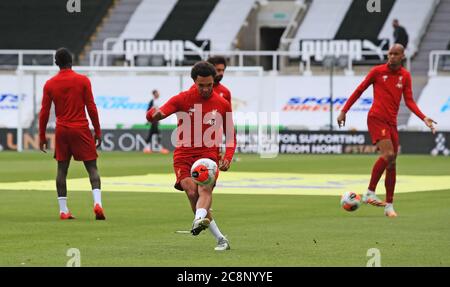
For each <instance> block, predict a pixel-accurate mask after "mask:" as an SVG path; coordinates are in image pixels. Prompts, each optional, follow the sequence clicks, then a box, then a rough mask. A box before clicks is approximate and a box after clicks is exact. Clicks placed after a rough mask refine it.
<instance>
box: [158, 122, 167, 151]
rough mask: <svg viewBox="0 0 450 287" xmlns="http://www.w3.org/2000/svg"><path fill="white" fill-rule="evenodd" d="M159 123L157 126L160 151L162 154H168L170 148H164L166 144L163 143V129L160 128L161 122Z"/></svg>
mask: <svg viewBox="0 0 450 287" xmlns="http://www.w3.org/2000/svg"><path fill="white" fill-rule="evenodd" d="M157 124H158V125H157V126H156V131H155V133H156V141H157V142H158V146H159V152H160V153H162V154H168V153H169V150H168V149H166V148H164V146H163V145H162V136H161V131H160V130H159V122H158V123H157Z"/></svg>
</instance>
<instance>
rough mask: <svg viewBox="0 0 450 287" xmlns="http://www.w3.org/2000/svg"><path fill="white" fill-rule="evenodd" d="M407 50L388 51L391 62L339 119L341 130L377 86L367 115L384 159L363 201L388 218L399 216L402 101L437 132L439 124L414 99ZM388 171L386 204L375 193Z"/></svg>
mask: <svg viewBox="0 0 450 287" xmlns="http://www.w3.org/2000/svg"><path fill="white" fill-rule="evenodd" d="M404 50H405V49H404V47H403V46H402V45H400V44H395V45H393V46H392V47H391V48H390V49H389V52H388V62H387V63H386V64H384V65H379V66H376V67H374V68H372V70H370V72H369V74H368V75H367V76H366V78H365V79H364V81H363V82H362V83H361V84H360V85H359V86H358V87H357V88H356V90H355V91H354V92H353V94H352V95H351V97H350V98H349V99H348V101H347V103H346V104H345V106H344V108H343V109H342V112H341V113H340V114H339V116H338V118H337V122H338V125H339V127H341V126H344V125H345V120H346V113H347V112H348V111H349V110H350V108H351V106H352V105H353V104H354V103H355V102H356V100H357V99H358V98H359V97H360V96H361V95H362V93H363V92H364V91H365V90H366V89H367V88H368V87H369V86H370V85H373V93H374V99H373V104H372V107H371V108H370V111H369V114H368V116H367V127H368V130H369V134H370V136H371V138H372V143H373V144H375V145H376V146H377V148H378V150H379V152H380V157H379V158H378V160H377V161H376V162H375V165H374V166H373V169H372V176H371V178H370V183H369V187H368V190H367V192H366V193H365V194H363V202H364V203H366V204H371V205H374V206H384V214H385V215H386V216H388V217H396V216H397V213H396V212H395V210H394V205H393V201H394V189H395V182H396V163H395V161H396V158H397V153H398V147H399V137H398V131H397V115H398V110H399V108H400V100H401V98H402V95H403V96H404V99H405V103H406V106H407V107H408V108H409V109H410V110H411V111H412V112H413V113H414V114H415V115H416V116H418V117H419V118H420V119H421V120H423V121H424V123H425V125H426V126H427V127H429V128H430V129H431V131H432V132H433V134H434V133H435V127H434V126H433V123H434V124H436V122H435V121H433V120H432V119H430V118H428V117H426V116H425V115H424V114H423V113H422V112H421V111H420V109H419V108H418V107H417V105H416V103H415V102H414V98H413V96H412V87H411V86H412V84H411V75H410V73H409V72H408V71H407V70H406V69H405V68H404V67H402V60H403V59H404V58H405V53H404ZM384 171H386V176H385V181H384V184H385V187H386V202H384V201H382V200H381V199H379V198H378V197H377V196H376V194H375V189H376V187H377V184H378V181H379V180H380V178H381V176H382V175H383V173H384Z"/></svg>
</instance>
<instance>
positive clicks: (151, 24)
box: [113, 0, 177, 51]
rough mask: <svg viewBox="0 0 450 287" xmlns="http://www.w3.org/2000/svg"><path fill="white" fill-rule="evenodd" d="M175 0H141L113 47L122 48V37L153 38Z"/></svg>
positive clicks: (118, 49) (115, 48)
mask: <svg viewBox="0 0 450 287" xmlns="http://www.w3.org/2000/svg"><path fill="white" fill-rule="evenodd" d="M176 3H177V0H143V1H142V2H141V4H140V5H139V6H138V7H137V8H136V11H134V13H133V15H132V16H131V18H130V21H129V22H128V24H127V26H126V27H125V29H124V31H123V32H122V34H121V35H120V36H119V40H118V41H117V42H116V44H115V45H114V47H113V49H114V50H116V51H120V50H122V49H123V40H124V39H153V38H154V37H155V35H156V33H158V31H159V29H160V28H161V26H162V25H163V23H164V21H165V19H166V18H167V17H168V15H169V13H170V11H172V9H173V7H174V6H175V4H176Z"/></svg>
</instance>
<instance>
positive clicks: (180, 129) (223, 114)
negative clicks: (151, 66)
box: [147, 61, 236, 251]
mask: <svg viewBox="0 0 450 287" xmlns="http://www.w3.org/2000/svg"><path fill="white" fill-rule="evenodd" d="M215 75H216V70H215V68H214V66H213V65H211V64H210V63H207V62H203V61H202V62H198V63H197V64H195V65H194V66H193V67H192V70H191V78H192V79H193V80H194V83H195V86H194V87H192V88H190V89H189V90H187V91H184V92H181V93H180V94H178V95H176V96H174V97H172V98H171V99H170V100H169V101H168V102H167V103H165V104H164V105H163V106H161V107H160V108H159V109H155V108H152V109H150V110H149V111H148V112H147V120H148V121H149V122H156V121H159V120H162V119H164V118H166V117H168V116H170V115H171V114H174V113H176V114H177V118H178V125H177V130H176V133H177V143H176V148H175V151H174V155H173V167H174V171H175V175H176V183H175V188H176V189H178V190H182V191H184V192H185V193H186V195H187V197H188V199H189V202H190V205H191V208H192V211H193V212H194V214H195V216H194V221H193V224H192V230H191V233H192V235H198V234H199V233H200V232H202V231H203V230H205V229H207V228H209V230H210V231H211V233H212V234H213V236H214V237H215V238H216V240H217V242H218V244H217V247H216V248H215V250H218V251H222V250H228V249H230V244H229V242H228V239H227V238H226V237H225V236H224V235H223V234H222V233H221V232H220V230H219V227H218V226H217V223H216V222H215V220H214V219H213V217H212V214H211V210H210V208H211V203H212V192H213V189H214V186H215V185H214V184H212V185H198V184H197V183H196V182H195V181H194V180H193V178H192V177H191V167H192V165H193V164H194V163H195V162H196V161H197V160H199V159H202V158H207V159H210V160H212V161H214V162H215V163H216V164H217V166H218V167H219V170H221V171H227V170H228V169H229V168H230V163H231V161H232V158H233V155H234V151H235V149H236V136H235V133H234V123H233V117H232V112H231V106H230V103H229V102H228V101H227V100H225V99H224V98H222V97H221V96H220V95H218V94H217V93H215V92H213V85H214V76H215ZM223 134H225V136H226V152H225V154H224V155H223V156H222V157H220V155H219V149H220V145H221V143H222V136H223Z"/></svg>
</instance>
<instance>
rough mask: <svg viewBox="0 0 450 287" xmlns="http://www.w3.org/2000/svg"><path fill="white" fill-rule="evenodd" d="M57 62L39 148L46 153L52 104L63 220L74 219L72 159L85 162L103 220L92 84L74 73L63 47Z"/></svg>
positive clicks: (96, 210) (45, 99)
mask: <svg viewBox="0 0 450 287" xmlns="http://www.w3.org/2000/svg"><path fill="white" fill-rule="evenodd" d="M55 63H56V65H58V66H59V68H60V71H59V73H58V74H57V75H56V76H54V77H52V78H51V79H50V80H48V81H47V82H46V83H45V86H44V95H43V97H42V107H41V111H40V114H39V147H40V149H41V150H42V151H43V152H46V151H45V150H46V148H47V139H46V136H45V131H46V128H47V123H48V119H49V115H50V108H51V105H52V103H53V104H54V105H55V113H56V130H55V154H54V157H55V159H56V160H57V162H58V172H57V176H56V190H57V193H58V202H59V210H60V218H61V219H63V220H64V219H74V216H73V215H72V214H71V213H70V211H69V209H68V208H67V187H66V178H67V171H68V169H69V164H70V159H71V158H72V156H73V158H74V159H75V160H79V161H83V162H84V166H85V167H86V170H87V172H88V174H89V180H90V182H91V186H92V194H93V197H94V213H95V218H96V219H97V220H104V219H105V215H104V212H103V208H102V201H101V191H100V176H99V174H98V170H97V151H96V147H98V146H100V144H101V130H100V123H99V119H98V113H97V107H96V106H95V102H94V97H93V95H92V90H91V82H90V81H89V79H88V78H87V77H86V76H84V75H80V74H77V73H75V72H74V71H72V55H71V53H70V52H69V51H68V50H67V49H65V48H61V49H58V50H57V51H56V54H55ZM85 108H86V110H87V111H88V113H89V117H90V118H91V121H92V125H93V126H94V130H95V138H94V137H93V136H92V133H91V131H90V130H89V122H88V120H87V118H86V112H85Z"/></svg>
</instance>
